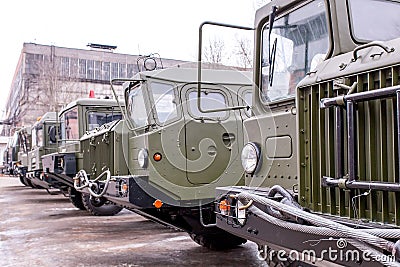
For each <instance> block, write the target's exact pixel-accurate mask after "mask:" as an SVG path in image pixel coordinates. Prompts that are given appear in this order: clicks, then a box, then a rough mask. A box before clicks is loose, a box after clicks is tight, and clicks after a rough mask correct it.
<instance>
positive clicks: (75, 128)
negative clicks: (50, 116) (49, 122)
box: [61, 108, 79, 140]
mask: <svg viewBox="0 0 400 267" xmlns="http://www.w3.org/2000/svg"><path fill="white" fill-rule="evenodd" d="M61 135H62V139H65V140H77V139H79V123H78V108H73V109H71V110H69V111H67V112H65V114H64V116H63V121H62V128H61Z"/></svg>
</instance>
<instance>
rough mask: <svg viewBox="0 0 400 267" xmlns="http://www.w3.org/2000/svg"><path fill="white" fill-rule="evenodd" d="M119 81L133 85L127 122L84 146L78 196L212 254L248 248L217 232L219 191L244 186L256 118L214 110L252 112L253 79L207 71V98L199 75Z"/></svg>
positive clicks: (169, 73) (164, 73) (157, 74)
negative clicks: (247, 137) (250, 127)
mask: <svg viewBox="0 0 400 267" xmlns="http://www.w3.org/2000/svg"><path fill="white" fill-rule="evenodd" d="M118 81H126V82H125V83H124V90H125V103H126V108H125V109H124V120H123V121H119V122H115V123H111V124H108V125H104V126H103V127H101V128H99V129H98V130H96V131H93V132H91V133H89V134H87V135H86V136H84V137H83V138H82V139H81V147H82V151H83V155H82V156H83V157H84V158H85V159H86V160H85V162H84V163H83V170H80V171H79V172H78V173H77V177H76V180H75V189H77V190H80V191H81V192H86V193H91V195H92V196H93V197H99V196H100V197H102V198H105V199H107V200H109V201H111V202H113V203H116V204H119V205H120V206H123V207H125V208H128V209H130V210H133V211H135V212H137V213H139V214H141V215H143V216H145V217H148V218H151V219H152V220H154V221H157V222H159V223H162V224H165V225H169V226H173V227H175V228H179V229H182V230H184V231H186V232H188V233H189V234H190V236H191V237H192V239H193V240H194V241H196V242H197V243H199V244H201V245H203V246H206V247H210V248H222V247H224V248H227V247H231V246H236V245H239V244H242V243H244V242H245V240H244V239H242V238H238V237H235V236H232V235H230V234H228V233H227V232H225V231H222V230H220V229H218V228H216V227H215V226H212V225H211V226H210V224H213V223H215V215H214V205H213V201H214V195H215V187H216V186H217V185H221V186H223V185H235V184H239V185H240V184H242V185H243V184H244V180H243V175H242V170H241V166H240V154H239V153H240V150H241V148H242V146H243V137H242V136H243V132H242V131H243V129H242V128H243V127H242V121H243V119H245V118H248V117H249V115H250V113H249V112H248V111H247V110H244V109H243V110H240V111H238V110H231V111H219V112H218V111H217V112H212V113H207V110H208V109H210V108H215V107H220V108H222V109H223V108H225V107H226V106H232V105H236V106H237V105H240V106H247V104H246V101H245V100H246V99H247V100H248V101H250V102H251V91H250V90H251V76H250V73H247V72H239V71H232V70H203V82H202V83H201V89H200V91H199V92H198V83H197V82H196V81H197V70H196V69H185V68H171V69H164V70H154V71H143V72H140V73H138V74H137V75H136V76H135V77H134V78H133V79H126V80H125V79H122V80H121V79H117V80H114V81H113V82H118ZM198 93H199V94H200V95H201V96H202V98H201V101H202V102H201V109H199V108H198V107H197V95H198ZM110 152H111V153H110ZM106 170H109V172H108V173H105V172H106ZM206 225H208V226H210V227H207V226H206ZM227 241H229V242H227Z"/></svg>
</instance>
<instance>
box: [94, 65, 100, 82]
mask: <svg viewBox="0 0 400 267" xmlns="http://www.w3.org/2000/svg"><path fill="white" fill-rule="evenodd" d="M94 79H95V80H101V61H95V62H94Z"/></svg>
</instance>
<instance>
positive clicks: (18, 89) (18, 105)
mask: <svg viewBox="0 0 400 267" xmlns="http://www.w3.org/2000/svg"><path fill="white" fill-rule="evenodd" d="M115 48H116V47H115V46H109V45H99V44H88V48H87V49H76V48H65V47H57V46H53V45H40V44H35V43H24V44H23V48H22V51H21V54H20V57H19V60H18V65H17V68H16V70H15V74H14V78H13V80H12V84H11V88H10V91H9V94H8V100H7V104H6V117H5V118H3V122H5V123H7V124H10V125H11V127H9V128H14V127H16V126H23V125H31V124H33V123H34V122H35V121H36V119H37V117H38V116H41V115H42V114H44V113H45V112H47V111H59V110H60V109H61V108H62V107H63V106H64V105H66V104H67V103H69V102H71V101H73V100H75V99H77V98H79V97H88V96H89V93H90V92H92V94H93V92H94V96H95V97H96V98H104V97H107V96H108V97H112V93H111V90H110V79H113V78H131V77H132V76H133V75H134V74H136V73H137V72H138V71H142V70H143V69H141V66H143V62H141V61H143V56H140V55H127V54H119V53H115V52H114V49H115ZM154 59H156V60H155V63H156V64H157V65H158V67H161V66H162V67H163V68H168V67H173V66H179V65H183V64H185V63H187V62H185V61H180V60H173V59H165V58H161V59H160V58H159V57H154ZM152 63H153V64H154V61H153V62H152ZM189 64H190V63H189ZM191 65H192V66H193V65H194V64H193V63H192V64H191ZM119 93H120V94H121V95H122V92H119ZM5 132H6V131H4V130H3V134H7V133H5Z"/></svg>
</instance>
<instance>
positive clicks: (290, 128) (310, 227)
mask: <svg viewBox="0 0 400 267" xmlns="http://www.w3.org/2000/svg"><path fill="white" fill-rule="evenodd" d="M399 11H400V3H399V2H398V1H374V0H367V1H359V0H348V1H279V0H276V1H272V2H271V3H269V4H267V5H266V6H264V7H262V8H261V9H259V10H258V11H257V13H256V18H255V42H256V45H255V47H256V51H255V53H254V55H255V58H254V62H255V65H254V74H253V77H254V83H255V86H254V88H253V106H252V108H253V112H254V114H255V115H256V116H255V117H252V118H250V119H247V120H246V121H245V122H244V128H245V133H247V134H246V135H245V136H247V140H246V144H245V146H244V148H243V150H242V152H241V157H242V166H243V170H244V171H245V175H246V186H244V187H219V188H217V191H216V201H217V205H216V209H217V210H218V214H217V226H218V227H220V228H221V229H224V230H225V231H228V232H230V233H232V234H234V235H237V236H240V237H242V238H245V239H248V240H251V241H254V242H256V243H257V244H259V246H260V255H261V256H263V257H264V259H265V260H266V261H267V262H268V263H273V262H274V263H275V264H282V265H285V266H296V264H299V262H301V264H310V265H317V266H326V265H327V264H332V263H334V264H339V265H345V266H357V265H359V264H362V265H364V264H368V266H375V265H376V266H381V265H387V264H390V263H393V264H398V260H399V258H400V257H399V255H400V254H399V251H400V250H399V249H400V247H399V244H400V242H399V241H398V240H399V239H400V228H399V226H400V219H399V216H398V215H399V212H398V211H399V205H398V201H399V195H398V192H399V190H400V184H399V178H398V175H399V170H398V169H399V167H400V164H399V163H398V158H399V149H398V144H399V140H398V132H399V129H400V120H399V117H398V113H399V112H400V111H399V108H400V106H399V103H400V98H399V94H398V92H400V91H399V89H400V82H399V77H400V73H399V64H400V57H399V53H398V51H400V50H399V49H400V39H399V37H400V31H399V28H398V25H399V23H400V20H399V16H397V15H396V14H398V12H399ZM384 14H385V15H384ZM383 232H386V234H388V235H386V234H382V233H383ZM388 236H390V238H388ZM310 240H314V241H315V242H311V241H310ZM329 250H330V251H332V250H336V252H338V253H341V255H347V256H345V257H331V255H332V254H330V255H328V254H325V252H327V251H329ZM305 252H306V253H305ZM351 253H353V254H352V255H353V256H354V255H355V257H349V254H351ZM366 254H368V255H366ZM336 256H337V255H336ZM277 262H278V263H277Z"/></svg>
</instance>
